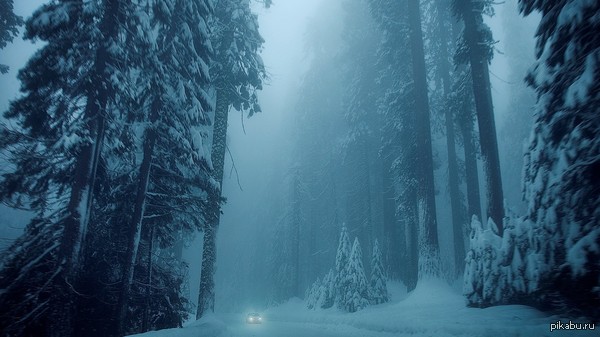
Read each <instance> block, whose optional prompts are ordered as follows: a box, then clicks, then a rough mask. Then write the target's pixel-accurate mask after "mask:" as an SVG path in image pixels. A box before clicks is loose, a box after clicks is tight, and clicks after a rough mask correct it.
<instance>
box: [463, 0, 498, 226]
mask: <svg viewBox="0 0 600 337" xmlns="http://www.w3.org/2000/svg"><path fill="white" fill-rule="evenodd" d="M462 1H464V2H463V5H464V6H463V9H464V13H463V20H464V24H465V41H466V43H467V46H468V49H469V61H470V64H471V76H472V80H473V95H474V98H475V109H476V111H477V122H478V125H479V142H480V145H481V156H482V160H483V169H484V172H485V175H486V191H487V193H486V194H487V200H488V205H487V211H488V216H489V217H490V218H492V220H493V221H494V223H495V224H496V226H497V228H498V235H500V236H502V232H503V219H504V197H503V192H502V178H501V175H500V159H499V155H498V141H497V137H496V122H495V120H494V107H493V104H492V93H491V89H490V73H489V69H488V51H487V45H486V41H485V38H484V36H483V34H482V27H483V25H484V23H483V18H482V16H481V15H482V10H483V4H482V3H481V2H474V1H473V0H462Z"/></svg>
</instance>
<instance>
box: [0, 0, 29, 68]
mask: <svg viewBox="0 0 600 337" xmlns="http://www.w3.org/2000/svg"><path fill="white" fill-rule="evenodd" d="M13 7H14V5H13V0H0V49H3V48H4V47H6V45H7V44H8V43H10V42H11V41H12V40H13V39H14V38H15V37H16V36H17V34H18V33H19V29H18V27H19V26H21V25H22V24H23V19H22V18H21V17H20V16H18V15H15V13H14V11H13ZM7 72H8V66H6V65H4V64H0V74H6V73H7Z"/></svg>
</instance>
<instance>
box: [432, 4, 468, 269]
mask: <svg viewBox="0 0 600 337" xmlns="http://www.w3.org/2000/svg"><path fill="white" fill-rule="evenodd" d="M437 15H438V24H439V25H440V29H439V30H438V34H439V38H440V40H441V48H440V55H439V60H440V64H439V71H440V75H441V77H442V82H443V83H442V88H443V90H444V102H446V104H444V106H443V109H444V115H445V119H446V145H447V151H448V187H449V190H450V208H451V211H452V232H453V239H454V240H453V241H454V267H455V268H454V269H455V273H456V275H462V271H463V269H464V266H463V262H464V260H465V242H464V237H465V235H464V232H463V226H464V224H465V219H464V217H463V210H462V204H461V198H460V190H459V186H458V184H459V179H458V163H457V159H456V141H455V138H456V137H455V134H454V115H453V111H452V109H450V108H449V104H448V102H449V97H450V94H451V91H452V90H451V84H452V83H451V79H450V61H449V58H450V53H449V52H448V43H449V42H450V37H449V34H448V30H446V29H445V28H446V27H444V25H443V23H444V22H447V21H446V20H447V19H446V18H448V17H451V15H450V7H449V1H448V0H437Z"/></svg>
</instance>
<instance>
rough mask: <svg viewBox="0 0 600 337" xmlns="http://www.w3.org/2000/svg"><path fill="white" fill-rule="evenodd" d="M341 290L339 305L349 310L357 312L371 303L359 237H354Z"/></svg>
mask: <svg viewBox="0 0 600 337" xmlns="http://www.w3.org/2000/svg"><path fill="white" fill-rule="evenodd" d="M340 291H341V293H342V296H341V299H340V302H339V306H340V307H341V308H342V309H344V310H346V311H348V312H356V311H358V310H361V309H364V308H365V307H367V306H368V305H369V287H368V283H367V277H366V276H365V269H364V267H363V263H362V250H361V248H360V243H359V242H358V238H354V244H353V245H352V252H351V253H350V259H349V261H348V266H347V268H346V273H345V278H344V279H343V281H342V288H341V289H340Z"/></svg>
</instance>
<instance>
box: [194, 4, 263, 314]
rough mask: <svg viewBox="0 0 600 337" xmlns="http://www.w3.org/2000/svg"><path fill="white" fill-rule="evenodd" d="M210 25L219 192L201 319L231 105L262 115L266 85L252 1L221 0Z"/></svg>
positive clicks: (207, 236)
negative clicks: (262, 93) (261, 92)
mask: <svg viewBox="0 0 600 337" xmlns="http://www.w3.org/2000/svg"><path fill="white" fill-rule="evenodd" d="M265 5H268V4H265ZM211 26H212V28H213V29H212V31H211V32H210V39H211V42H212V45H213V46H214V60H213V62H212V63H211V69H210V71H211V76H212V84H213V85H214V86H215V90H216V96H217V97H216V107H215V108H216V109H215V116H214V128H213V139H212V149H211V157H212V164H213V169H214V170H213V178H214V179H215V181H216V182H217V183H218V185H219V188H218V189H214V190H212V191H211V192H210V193H209V203H208V206H207V210H208V212H207V222H206V224H205V228H204V236H203V239H204V245H203V252H202V266H201V269H202V270H201V276H200V290H199V294H198V309H197V311H196V318H200V317H202V315H203V314H204V313H205V312H206V311H211V312H212V311H213V310H214V301H215V299H214V297H215V294H214V272H215V270H214V269H215V263H216V234H217V228H218V226H219V221H220V215H221V203H222V202H223V199H222V189H221V187H222V183H223V167H224V164H225V148H226V139H227V120H228V115H229V109H230V107H232V106H233V107H234V108H235V109H236V110H239V111H242V113H243V112H245V113H247V114H248V116H252V115H253V114H254V113H256V112H259V111H260V106H259V105H258V99H257V96H256V92H257V91H258V90H260V89H262V82H263V80H264V79H265V78H266V71H265V68H264V65H263V62H262V59H261V57H260V55H259V51H260V49H261V47H262V44H263V42H264V40H263V38H262V37H261V36H260V34H259V32H258V20H257V17H256V15H255V14H253V13H252V11H251V9H250V1H249V0H242V1H233V0H220V1H217V2H216V4H215V8H214V18H213V22H211Z"/></svg>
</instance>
